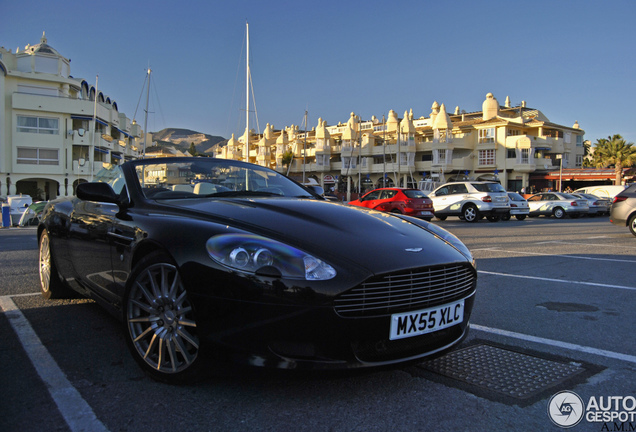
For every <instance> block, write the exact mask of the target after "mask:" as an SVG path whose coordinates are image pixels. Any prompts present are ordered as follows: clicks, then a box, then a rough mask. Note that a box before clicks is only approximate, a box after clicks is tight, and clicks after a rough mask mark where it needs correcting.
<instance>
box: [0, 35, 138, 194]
mask: <svg viewBox="0 0 636 432" xmlns="http://www.w3.org/2000/svg"><path fill="white" fill-rule="evenodd" d="M96 85H97V83H95V85H93V84H91V83H89V82H88V81H87V80H85V79H80V78H74V77H72V76H71V67H70V60H69V59H67V58H65V57H64V56H62V55H61V54H60V53H58V52H57V51H56V50H55V49H54V48H53V47H51V46H50V45H48V43H47V39H46V36H45V35H44V34H43V35H42V38H41V40H40V43H39V44H37V45H27V46H26V47H25V49H24V50H18V51H17V52H15V53H13V52H11V50H6V49H5V48H4V47H0V94H1V95H2V103H0V196H7V195H15V194H19V193H23V194H30V195H32V196H33V195H36V196H35V197H34V198H35V199H42V200H45V199H46V200H48V199H54V198H56V197H58V196H68V195H73V193H74V190H75V186H76V185H77V184H78V183H79V182H84V181H90V180H91V178H92V176H93V175H94V174H96V173H97V172H98V171H99V170H100V169H102V168H103V166H104V164H120V163H123V162H124V161H126V160H129V159H134V158H137V157H138V156H139V155H140V154H141V153H142V152H141V149H140V146H141V141H140V139H141V138H142V137H143V131H142V130H141V127H140V126H139V125H138V124H136V123H135V122H134V121H133V122H131V121H130V120H129V119H128V118H127V117H126V115H125V114H124V113H121V112H119V109H118V106H117V102H116V101H115V100H114V99H111V98H110V97H108V96H107V95H105V94H104V93H103V92H102V91H101V90H99V89H98V88H96Z"/></svg>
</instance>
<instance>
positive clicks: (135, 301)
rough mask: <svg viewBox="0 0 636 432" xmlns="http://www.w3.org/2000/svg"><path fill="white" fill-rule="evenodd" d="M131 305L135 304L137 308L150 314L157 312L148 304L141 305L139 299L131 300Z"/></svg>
mask: <svg viewBox="0 0 636 432" xmlns="http://www.w3.org/2000/svg"><path fill="white" fill-rule="evenodd" d="M130 301H131V303H133V304H135V305H136V306H137V307H139V308H140V309H143V310H144V311H146V312H147V313H149V314H154V313H155V310H154V308H153V307H152V306H149V305H147V304H144V303H141V302H140V301H139V300H137V299H130Z"/></svg>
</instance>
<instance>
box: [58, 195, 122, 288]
mask: <svg viewBox="0 0 636 432" xmlns="http://www.w3.org/2000/svg"><path fill="white" fill-rule="evenodd" d="M118 210H119V208H118V207H117V206H116V205H115V204H110V203H101V202H95V201H82V200H78V201H77V203H76V205H75V208H74V210H73V213H72V215H71V218H70V236H69V248H70V251H69V252H70V255H71V260H72V262H73V267H74V269H75V273H76V274H77V275H78V279H79V280H78V282H79V283H80V284H81V285H82V286H83V287H84V288H86V289H88V290H89V291H91V292H93V293H95V294H97V295H98V296H100V297H104V298H106V299H109V300H112V295H111V294H110V293H111V291H112V288H113V276H112V264H111V256H110V248H111V246H110V238H109V236H108V233H109V232H110V230H111V226H112V221H113V218H114V217H115V214H116V213H117V212H118Z"/></svg>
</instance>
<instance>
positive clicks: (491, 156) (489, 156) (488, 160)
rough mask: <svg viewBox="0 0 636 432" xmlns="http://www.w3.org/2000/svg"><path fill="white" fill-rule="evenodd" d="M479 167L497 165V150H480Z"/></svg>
mask: <svg viewBox="0 0 636 432" xmlns="http://www.w3.org/2000/svg"><path fill="white" fill-rule="evenodd" d="M478 164H479V165H494V164H495V150H494V149H489V150H479V159H478Z"/></svg>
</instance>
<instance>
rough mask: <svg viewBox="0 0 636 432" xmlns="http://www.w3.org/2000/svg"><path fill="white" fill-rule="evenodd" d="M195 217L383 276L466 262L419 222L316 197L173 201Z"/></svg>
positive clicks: (462, 256) (458, 253)
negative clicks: (408, 269)
mask: <svg viewBox="0 0 636 432" xmlns="http://www.w3.org/2000/svg"><path fill="white" fill-rule="evenodd" d="M170 205H171V206H176V207H179V208H180V209H181V211H184V210H185V211H191V212H192V213H193V216H194V215H195V214H196V215H197V216H198V217H206V218H210V219H212V220H214V221H216V222H219V223H225V224H228V225H229V226H232V227H236V228H238V229H243V230H246V231H249V232H252V233H255V234H259V235H263V236H265V237H269V238H273V239H276V240H279V241H283V242H285V243H287V244H290V245H292V246H294V247H297V248H299V249H302V250H305V251H306V252H308V253H311V254H312V255H316V256H318V257H319V258H322V259H325V260H327V261H329V262H330V263H332V264H336V265H339V266H340V265H344V264H345V263H351V264H352V265H357V266H361V267H364V268H366V269H367V270H368V271H369V272H371V273H375V274H380V273H385V272H389V271H397V270H401V269H407V268H413V267H423V266H432V265H438V264H447V263H449V262H467V258H466V257H465V256H464V255H462V254H461V253H460V252H459V251H458V250H457V249H455V248H454V247H451V246H450V245H449V244H448V243H447V242H446V241H445V240H443V239H441V238H440V237H439V236H437V235H435V234H433V233H432V232H431V231H428V230H426V229H425V227H426V226H428V223H427V222H425V221H420V220H411V219H410V218H406V217H400V216H395V215H391V214H389V213H384V212H378V211H372V210H368V209H365V208H360V207H353V206H347V205H343V204H338V203H333V202H329V201H321V200H313V199H289V198H264V199H260V198H257V199H216V200H214V199H212V200H197V201H192V200H188V201H186V200H183V201H173V202H170Z"/></svg>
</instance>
